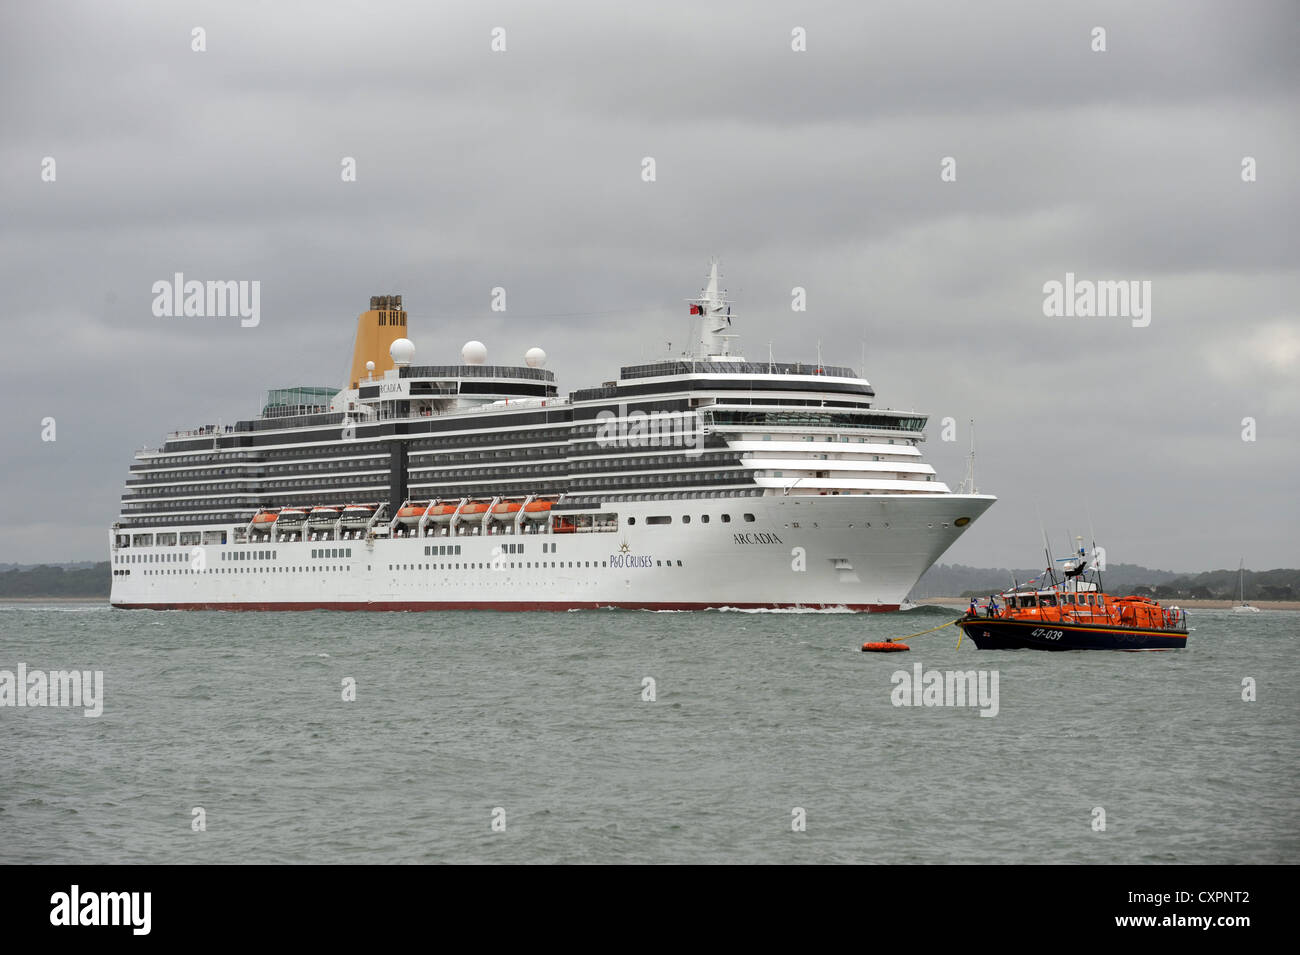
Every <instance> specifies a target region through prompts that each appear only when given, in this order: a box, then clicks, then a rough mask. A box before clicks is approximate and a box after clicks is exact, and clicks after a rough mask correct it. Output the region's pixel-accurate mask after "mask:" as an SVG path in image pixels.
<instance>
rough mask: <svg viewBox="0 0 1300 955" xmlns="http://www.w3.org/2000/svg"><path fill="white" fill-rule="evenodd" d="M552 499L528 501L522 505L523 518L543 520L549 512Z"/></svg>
mask: <svg viewBox="0 0 1300 955" xmlns="http://www.w3.org/2000/svg"><path fill="white" fill-rule="evenodd" d="M554 504H555V502H554V501H530V502H529V503H527V504H525V505H524V520H526V521H544V520H546V519H547V518H548V517H549V516H550V514H551V507H552V506H554Z"/></svg>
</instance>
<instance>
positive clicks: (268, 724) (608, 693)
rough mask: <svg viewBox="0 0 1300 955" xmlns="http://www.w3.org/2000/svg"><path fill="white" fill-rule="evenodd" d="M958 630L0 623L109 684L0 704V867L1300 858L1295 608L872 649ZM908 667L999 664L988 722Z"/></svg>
mask: <svg viewBox="0 0 1300 955" xmlns="http://www.w3.org/2000/svg"><path fill="white" fill-rule="evenodd" d="M953 616H955V613H954V612H952V611H948V610H939V609H937V608H922V609H920V610H917V611H913V612H910V613H902V614H891V615H880V616H870V617H866V616H860V615H847V614H845V615H838V614H798V613H727V612H723V613H693V614H685V613H643V612H635V611H588V612H580V613H558V614H544V613H539V614H504V613H424V614H362V613H328V612H313V613H284V614H259V613H246V614H235V613H194V612H171V613H155V612H123V611H112V610H108V609H106V608H100V607H97V606H88V605H69V604H64V605H59V606H33V605H4V606H0V669H9V670H13V669H15V667H16V664H17V663H19V662H23V663H26V664H27V665H28V667H29V668H41V669H46V670H54V669H65V668H73V667H76V668H87V669H100V670H103V671H104V680H105V705H104V713H103V715H102V716H101V717H99V718H97V719H88V718H86V717H84V716H83V715H82V713H81V711H80V710H65V709H51V708H45V709H32V708H22V709H17V708H9V707H4V708H0V862H6V863H12V862H92V863H98V862H255V861H267V862H479V861H482V862H554V861H561V862H723V861H735V862H1179V863H1183V862H1291V863H1294V862H1300V832H1298V829H1300V826H1298V823H1300V795H1298V794H1297V786H1296V783H1297V766H1298V765H1300V760H1298V759H1297V756H1298V755H1300V753H1298V749H1300V745H1298V744H1297V741H1296V726H1297V722H1298V720H1297V716H1298V715H1300V712H1298V710H1300V706H1298V694H1297V690H1296V688H1297V685H1300V662H1298V661H1297V653H1296V651H1297V648H1298V642H1297V634H1298V633H1300V613H1284V612H1276V613H1268V612H1265V613H1261V614H1258V615H1252V616H1250V617H1248V618H1244V617H1240V616H1234V615H1232V614H1231V613H1226V612H1212V611H1202V612H1199V613H1195V614H1194V615H1193V621H1192V623H1193V626H1195V627H1196V628H1197V629H1196V631H1195V632H1194V633H1193V634H1192V636H1191V638H1190V641H1189V649H1188V650H1186V651H1182V652H1174V653H1152V654H1127V653H1061V654H1048V653H1040V652H1032V651H1022V652H1015V653H1007V652H988V651H985V652H981V651H978V650H976V649H975V648H974V646H973V645H972V644H971V643H969V641H966V642H963V644H962V646H961V648H960V649H956V648H955V643H956V640H957V634H956V632H955V631H954V630H953V629H952V628H949V629H946V630H941V631H939V632H937V633H933V634H929V635H927V636H924V637H918V638H917V639H916V640H915V641H913V642H912V647H913V650H912V652H911V653H897V654H864V653H861V652H859V649H858V648H859V646H860V645H861V643H862V642H863V641H864V640H870V639H882V638H884V637H886V636H897V635H903V634H908V633H912V632H915V631H919V630H923V629H926V628H928V627H932V626H935V625H937V624H939V623H942V622H943V621H944V620H946V619H949V618H951V617H953ZM918 662H919V663H921V664H923V666H924V667H925V668H926V669H930V668H937V669H957V668H961V669H972V668H974V669H987V670H997V671H998V675H999V712H998V715H997V716H996V717H993V718H984V717H980V716H979V715H978V710H976V709H972V708H956V707H952V708H942V707H935V708H923V707H922V708H904V707H895V706H894V705H893V704H892V703H891V690H892V689H893V685H892V683H891V680H890V676H891V674H893V673H894V672H895V671H896V670H899V669H905V670H908V671H910V670H911V668H912V666H913V665H914V664H916V663H918ZM347 677H351V678H354V679H355V680H356V681H357V699H356V701H355V702H344V701H343V700H342V687H341V681H342V680H343V679H344V678H347ZM645 677H651V678H653V679H654V680H655V683H656V687H655V689H656V697H657V699H656V700H655V701H654V702H644V701H643V700H642V693H643V688H642V681H643V678H645ZM1245 677H1252V678H1254V679H1255V680H1256V681H1257V686H1258V689H1257V692H1258V700H1257V701H1256V702H1253V703H1246V702H1243V701H1242V699H1241V695H1242V679H1243V678H1245ZM196 806H201V807H203V808H204V809H205V810H206V814H207V831H205V832H194V831H192V830H191V810H192V808H193V807H196ZM495 807H501V808H502V809H504V811H505V826H506V828H505V831H504V832H493V831H492V825H491V824H492V813H493V809H494V808H495ZM796 807H800V808H802V809H804V810H805V811H806V825H807V829H806V831H804V832H795V831H792V820H793V819H794V816H793V814H792V812H793V810H794V809H795V808H796ZM1094 807H1101V808H1103V809H1104V810H1105V813H1106V831H1104V832H1094V831H1093V829H1092V824H1093V820H1094V814H1093V809H1094Z"/></svg>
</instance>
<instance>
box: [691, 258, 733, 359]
mask: <svg viewBox="0 0 1300 955" xmlns="http://www.w3.org/2000/svg"><path fill="white" fill-rule="evenodd" d="M687 301H689V302H690V303H691V314H692V315H693V316H695V317H697V318H698V319H699V325H698V326H697V327H698V333H697V336H696V344H695V355H694V356H693V357H694V358H695V360H697V361H708V360H709V359H712V358H729V357H731V340H732V339H733V338H737V337H738V336H736V335H734V334H732V333H731V332H729V331H728V329H730V328H731V302H730V301H728V299H727V290H726V289H719V288H718V260H717V259H716V258H714V259H713V260H712V261H711V262H710V264H709V284H708V285H706V286H705V287H704V289H703V290H702V291H701V292H700V295H699V297H698V298H692V299H687Z"/></svg>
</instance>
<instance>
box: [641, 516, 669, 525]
mask: <svg viewBox="0 0 1300 955" xmlns="http://www.w3.org/2000/svg"><path fill="white" fill-rule="evenodd" d="M645 522H646V523H647V524H671V523H672V522H673V519H672V518H671V517H668V516H667V515H665V514H658V515H655V516H653V517H647V518H646V519H645Z"/></svg>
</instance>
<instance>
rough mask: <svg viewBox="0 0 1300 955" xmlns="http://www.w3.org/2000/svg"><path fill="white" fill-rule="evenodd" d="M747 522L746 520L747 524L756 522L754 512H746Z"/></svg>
mask: <svg viewBox="0 0 1300 955" xmlns="http://www.w3.org/2000/svg"><path fill="white" fill-rule="evenodd" d="M745 522H746V523H747V524H752V523H754V515H753V514H746V515H745Z"/></svg>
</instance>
